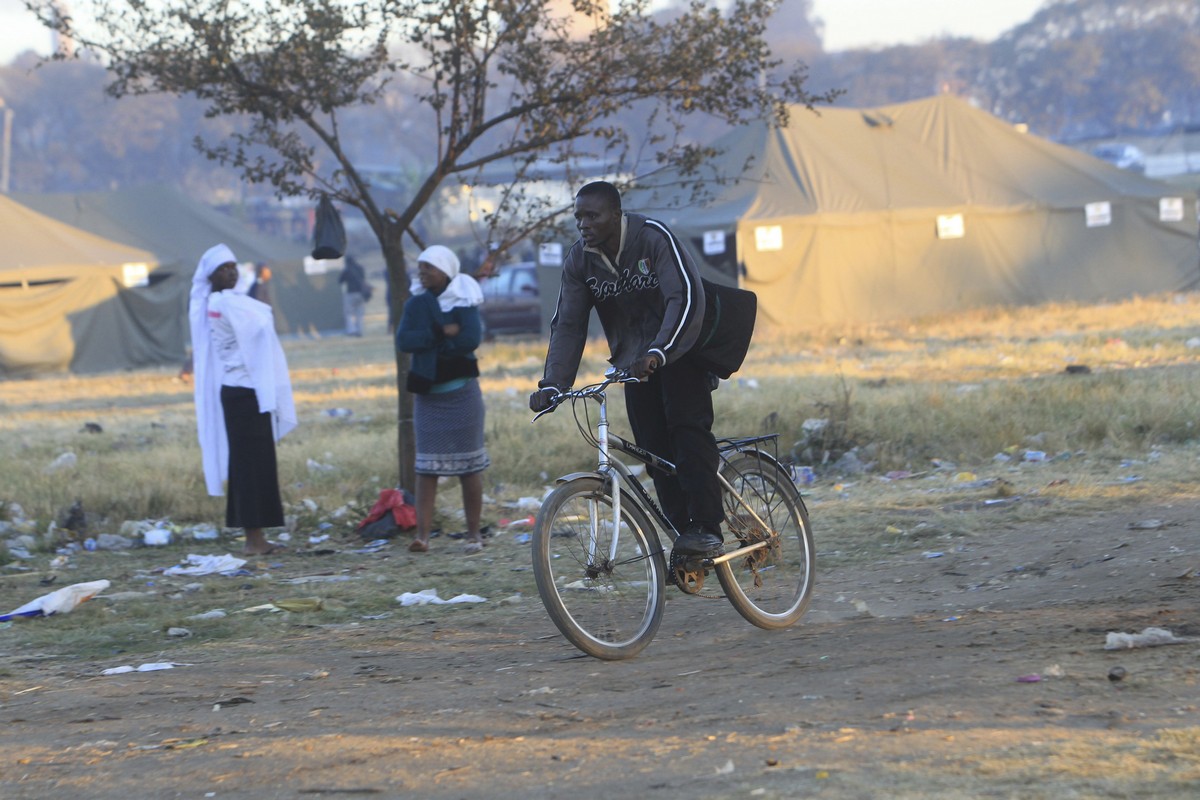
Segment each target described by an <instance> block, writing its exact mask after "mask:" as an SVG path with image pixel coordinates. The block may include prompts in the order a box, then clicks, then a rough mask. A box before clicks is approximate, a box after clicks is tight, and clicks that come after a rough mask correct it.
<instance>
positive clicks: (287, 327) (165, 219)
mask: <svg viewBox="0 0 1200 800" xmlns="http://www.w3.org/2000/svg"><path fill="white" fill-rule="evenodd" d="M14 198H15V199H17V200H18V201H20V202H21V203H24V204H25V205H28V206H29V207H30V208H33V209H34V210H36V211H40V212H41V213H43V214H46V215H47V216H50V217H53V218H55V219H57V220H60V221H62V222H65V223H67V224H68V225H73V226H75V227H77V228H81V229H83V230H85V231H90V232H91V233H94V234H97V235H99V236H103V237H105V238H108V239H112V240H113V241H116V242H121V243H124V244H127V245H131V246H133V247H138V248H141V249H144V250H148V251H149V252H151V253H153V254H154V255H155V257H156V258H157V259H158V261H159V262H160V263H164V264H174V265H178V267H179V268H180V269H186V270H187V271H188V274H189V276H190V274H191V270H193V269H194V268H195V266H196V262H197V260H198V259H199V258H200V256H201V254H203V253H204V251H205V250H207V249H208V248H210V247H212V246H213V245H214V244H217V243H218V242H224V243H225V244H227V245H229V247H230V248H231V249H232V250H233V252H234V254H235V255H236V256H237V257H238V259H240V260H241V261H243V262H255V263H265V264H267V265H268V266H269V267H270V268H271V282H270V284H269V286H270V294H271V303H272V305H273V306H274V308H275V320H276V325H277V327H278V328H279V331H280V332H281V333H315V332H319V331H326V330H335V329H340V328H341V327H342V323H343V320H342V300H341V287H340V286H339V285H338V282H337V277H338V272H337V270H330V271H322V270H321V269H320V267H321V266H322V265H321V264H320V262H318V265H317V269H316V270H312V269H311V268H310V269H309V270H307V271H306V268H305V265H304V257H305V256H306V255H307V251H308V249H309V248H308V246H307V245H306V244H305V243H300V242H291V241H286V240H283V239H276V238H273V237H269V236H265V235H263V234H260V233H258V232H257V231H254V230H253V229H251V228H249V227H247V226H245V225H243V224H242V223H241V222H239V221H238V220H236V219H234V218H233V217H230V216H229V215H228V214H224V213H222V212H220V211H218V210H217V209H215V208H212V207H211V206H209V205H206V204H205V203H201V202H199V201H197V200H193V199H192V198H190V197H188V196H187V195H186V194H184V193H183V192H181V191H179V190H177V189H174V188H171V187H168V186H158V185H147V186H138V187H132V188H129V189H121V190H118V191H114V192H89V193H80V194H17V195H14Z"/></svg>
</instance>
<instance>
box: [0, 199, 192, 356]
mask: <svg viewBox="0 0 1200 800" xmlns="http://www.w3.org/2000/svg"><path fill="white" fill-rule="evenodd" d="M0 230H3V231H4V233H5V240H4V247H3V248H2V249H0V376H15V375H26V374H32V373H36V372H43V371H55V370H67V369H71V370H73V371H76V372H99V371H104V370H112V369H123V368H128V367H139V366H147V365H151V364H160V363H163V362H170V361H176V362H178V363H182V360H183V357H184V342H185V328H186V303H187V286H188V280H187V277H186V276H182V275H179V274H178V272H177V271H176V270H173V269H171V268H169V267H164V266H163V265H161V264H159V263H158V261H157V259H156V258H155V256H154V254H153V253H149V252H147V251H145V250H139V249H137V248H133V247H128V246H126V245H123V244H119V243H117V242H113V241H110V240H108V239H104V238H102V237H99V236H95V235H94V234H90V233H87V232H85V231H81V230H78V229H76V228H72V227H71V226H69V225H64V224H63V223H61V222H58V221H56V220H53V219H50V218H48V217H45V216H43V215H41V214H38V213H36V212H34V211H32V210H30V209H28V208H26V207H24V206H22V205H20V204H19V203H16V202H14V201H12V200H10V199H9V198H7V197H3V196H0Z"/></svg>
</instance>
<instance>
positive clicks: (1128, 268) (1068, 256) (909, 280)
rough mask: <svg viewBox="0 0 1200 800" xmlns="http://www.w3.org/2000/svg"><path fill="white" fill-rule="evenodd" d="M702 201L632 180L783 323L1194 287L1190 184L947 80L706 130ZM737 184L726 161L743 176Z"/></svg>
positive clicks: (705, 259)
mask: <svg viewBox="0 0 1200 800" xmlns="http://www.w3.org/2000/svg"><path fill="white" fill-rule="evenodd" d="M716 144H717V146H719V147H721V148H722V149H723V150H724V152H723V154H722V155H721V156H719V157H718V158H716V159H714V161H713V163H711V164H707V165H705V167H704V169H703V171H702V173H701V175H700V180H701V183H702V185H703V186H704V188H705V189H706V191H707V192H708V196H707V197H706V198H704V199H703V200H702V201H699V202H697V201H696V200H695V199H694V198H693V197H692V196H691V194H690V191H689V190H685V189H683V188H680V187H679V186H678V185H675V186H672V183H673V180H672V178H671V177H670V176H669V175H668V176H661V175H660V176H657V177H656V179H655V183H656V185H659V186H660V187H662V188H658V189H650V188H645V189H642V190H640V191H633V192H629V193H627V194H626V202H625V205H626V207H627V208H628V209H629V210H632V211H639V212H643V213H647V214H649V215H651V216H655V217H658V218H660V219H663V220H664V221H666V222H668V223H669V224H670V225H671V226H672V228H673V229H674V230H675V231H676V233H677V234H679V235H680V237H681V238H682V239H684V241H685V243H686V244H687V246H688V247H690V248H691V249H692V250H693V252H694V253H695V254H696V255H697V257H698V258H699V259H700V260H701V262H702V263H703V264H704V265H705V267H706V270H707V271H708V272H709V274H710V275H712V274H721V273H723V274H724V275H725V276H726V279H727V280H733V279H736V276H737V275H738V272H739V271H740V273H741V275H740V277H741V283H742V284H743V285H744V286H745V287H746V288H748V289H751V290H753V291H755V292H757V293H758V297H759V303H760V317H762V318H765V319H766V320H769V321H770V322H771V323H773V324H774V325H776V326H779V327H783V328H785V329H797V328H802V327H808V326H812V325H814V324H821V323H836V322H870V321H876V320H887V319H897V318H905V317H914V316H919V315H924V314H932V313H941V312H947V311H953V310H959V309H966V308H971V307H981V306H1002V305H1030V304H1037V303H1042V302H1051V301H1079V302H1096V301H1104V300H1112V299H1119V298H1123V297H1129V296H1132V295H1135V294H1141V293H1151V292H1162V291H1169V290H1181V289H1188V288H1192V287H1195V286H1196V285H1197V282H1198V280H1200V259H1198V253H1197V219H1196V217H1197V208H1196V196H1195V194H1194V193H1189V192H1185V191H1183V190H1181V189H1180V188H1178V187H1173V186H1171V185H1169V184H1165V183H1160V182H1158V181H1154V180H1150V179H1147V178H1144V177H1142V176H1141V175H1137V174H1134V173H1130V172H1125V171H1122V170H1119V169H1117V168H1116V167H1113V166H1111V165H1109V164H1106V163H1104V162H1103V161H1100V160H1099V159H1095V158H1092V157H1091V156H1088V155H1086V154H1083V153H1080V152H1077V151H1075V150H1072V149H1070V148H1067V147H1063V146H1061V145H1057V144H1054V143H1052V142H1049V141H1047V140H1044V139H1039V138H1037V137H1035V136H1032V135H1029V134H1027V133H1022V132H1020V131H1019V130H1017V129H1016V128H1014V127H1013V126H1011V125H1009V124H1007V123H1005V122H1003V121H1001V120H999V119H997V118H995V117H993V116H992V115H990V114H987V113H986V112H984V111H980V110H979V109H976V108H974V107H972V106H970V105H969V104H968V103H966V102H964V101H962V100H959V99H957V98H954V97H951V96H948V95H943V96H939V97H935V98H930V99H926V100H919V101H915V102H910V103H903V104H898V105H892V106H884V107H880V108H875V109H825V108H823V109H820V112H819V115H818V114H814V113H812V112H811V111H808V110H807V109H805V108H803V107H795V108H793V109H792V110H791V123H790V125H789V127H788V128H787V129H783V130H780V129H772V128H769V127H768V126H766V125H759V126H753V127H745V128H741V129H738V130H736V131H734V132H733V133H731V134H729V135H727V136H725V137H723V138H722V139H721V140H719V141H718V142H716ZM745 164H749V165H750V169H749V170H748V172H746V173H745V175H744V177H743V178H742V179H741V180H739V181H737V182H736V183H723V184H722V183H721V182H720V181H719V180H718V178H719V176H722V175H724V176H730V175H738V174H740V173H741V168H742V166H743V165H745Z"/></svg>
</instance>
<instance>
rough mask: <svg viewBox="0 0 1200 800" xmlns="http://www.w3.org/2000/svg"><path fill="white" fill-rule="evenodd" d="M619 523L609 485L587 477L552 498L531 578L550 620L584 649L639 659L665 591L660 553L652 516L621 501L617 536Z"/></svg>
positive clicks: (540, 525) (537, 530) (536, 534)
mask: <svg viewBox="0 0 1200 800" xmlns="http://www.w3.org/2000/svg"><path fill="white" fill-rule="evenodd" d="M613 519H614V517H613V507H612V486H611V484H609V483H608V482H606V481H604V480H602V479H600V478H599V477H581V478H575V479H573V480H571V481H568V482H567V483H564V484H562V485H561V486H559V487H558V488H557V489H555V490H554V491H553V492H551V494H550V496H549V497H548V498H547V499H546V502H545V503H543V504H542V508H541V510H540V511H539V512H538V515H537V521H536V522H535V523H534V529H533V575H534V578H535V579H536V580H537V587H538V594H539V595H541V597H542V603H543V604H544V605H545V606H546V611H547V612H549V614H550V619H552V620H553V621H554V624H555V625H556V626H558V629H559V630H560V631H562V634H563V636H565V637H567V639H568V640H569V641H570V642H571V643H572V644H573V645H575V646H576V647H578V648H579V649H580V650H582V651H583V652H585V653H587V654H588V655H590V656H594V657H596V658H602V659H605V660H610V661H613V660H618V659H623V658H631V657H633V656H635V655H637V654H638V653H639V652H641V650H642V649H643V648H644V647H645V646H646V645H647V644H649V643H650V640H651V639H653V638H654V634H655V632H656V631H657V630H658V625H659V623H660V622H662V614H663V603H664V597H663V591H664V587H665V580H664V574H665V566H664V563H663V555H662V548H661V547H660V546H659V544H658V537H657V536H656V535H655V534H654V533H653V531H654V528H653V526H652V525H651V523H650V521H649V520H648V519H647V518H646V515H645V514H644V513H643V512H642V510H641V509H640V508H639V507H638V506H636V505H634V503H633V500H632V499H631V498H629V497H627V496H625V495H622V497H621V521H620V524H619V526H617V530H616V531H615V532H614V530H613V528H614V525H613ZM614 533H616V534H617V536H616V542H615V545H614V542H613V538H614V537H613V534H614Z"/></svg>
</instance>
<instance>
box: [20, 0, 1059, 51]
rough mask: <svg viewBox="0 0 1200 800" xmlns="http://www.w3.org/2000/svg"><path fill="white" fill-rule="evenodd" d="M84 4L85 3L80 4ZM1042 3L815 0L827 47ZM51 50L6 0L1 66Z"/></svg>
mask: <svg viewBox="0 0 1200 800" xmlns="http://www.w3.org/2000/svg"><path fill="white" fill-rule="evenodd" d="M76 1H77V2H79V1H80V0H76ZM1041 4H1042V0H815V2H814V3H813V7H814V8H815V13H816V15H817V16H818V17H820V18H821V19H823V20H824V21H825V48H826V49H827V50H844V49H846V48H851V47H867V46H872V45H887V44H914V43H917V42H921V41H924V40H926V39H930V38H933V37H936V36H940V35H942V34H953V35H956V36H971V37H974V38H977V39H984V40H991V39H994V38H996V37H997V36H998V35H999V34H1001V33H1003V32H1004V31H1006V30H1008V29H1009V28H1011V27H1013V26H1014V25H1017V24H1019V23H1021V22H1024V21H1025V20H1027V19H1029V18H1030V17H1031V16H1033V13H1034V11H1036V10H1037V8H1038V6H1040V5H1041ZM26 49H33V50H36V51H38V52H39V53H47V52H49V50H50V34H49V32H48V31H46V30H45V29H44V28H42V27H40V26H39V25H38V24H37V23H36V22H35V21H34V20H33V17H32V15H31V14H30V13H29V12H28V11H26V10H25V7H24V6H23V5H22V4H21V0H0V63H3V64H7V63H9V62H10V61H11V60H12V58H13V56H15V55H16V54H17V53H19V52H21V51H22V50H26Z"/></svg>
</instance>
